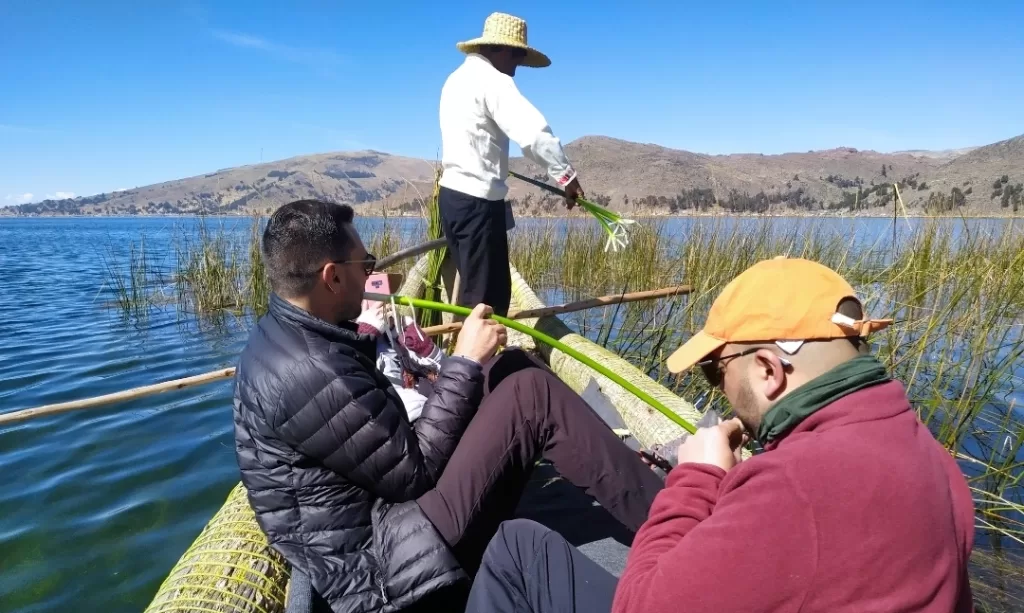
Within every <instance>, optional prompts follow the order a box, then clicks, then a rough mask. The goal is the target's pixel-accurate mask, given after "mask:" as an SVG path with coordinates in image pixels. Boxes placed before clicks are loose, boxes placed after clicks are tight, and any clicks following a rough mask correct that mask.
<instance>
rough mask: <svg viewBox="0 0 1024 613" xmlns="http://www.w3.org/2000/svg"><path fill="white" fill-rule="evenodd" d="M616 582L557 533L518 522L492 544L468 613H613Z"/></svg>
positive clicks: (509, 524)
mask: <svg viewBox="0 0 1024 613" xmlns="http://www.w3.org/2000/svg"><path fill="white" fill-rule="evenodd" d="M616 583H617V580H616V578H615V576H614V575H612V574H611V573H609V572H608V571H606V570H605V569H603V568H601V566H599V565H598V564H597V563H596V562H594V561H593V560H591V559H590V558H588V557H587V556H585V555H583V554H582V553H580V551H579V550H577V549H576V548H575V547H573V546H572V545H570V544H569V542H568V541H566V540H565V539H564V538H562V537H561V536H560V535H559V534H558V533H557V532H554V531H552V530H549V529H547V528H545V527H544V526H542V525H540V524H538V523H536V522H532V521H530V520H528V519H514V520H511V521H507V522H504V523H502V524H501V527H500V528H498V533H497V534H495V535H494V538H492V539H491V542H490V543H489V544H488V546H487V550H486V551H485V552H484V558H483V563H482V564H481V566H480V571H479V572H478V573H477V575H476V578H475V579H474V581H473V587H472V589H471V590H470V592H469V603H468V605H467V607H466V613H556V612H557V613H607V612H608V611H611V609H612V599H613V598H614V596H615V585H616Z"/></svg>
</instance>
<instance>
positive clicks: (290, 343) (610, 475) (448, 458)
mask: <svg viewBox="0 0 1024 613" xmlns="http://www.w3.org/2000/svg"><path fill="white" fill-rule="evenodd" d="M263 253H264V258H265V262H266V269H267V275H268V277H269V279H270V283H271V289H272V291H273V294H272V295H271V300H270V309H269V312H268V313H267V315H266V316H264V317H263V318H261V319H260V321H259V323H258V324H257V325H256V327H255V328H254V329H253V331H252V333H251V335H250V338H249V342H248V344H247V346H246V348H245V350H244V351H243V353H242V356H241V358H240V361H239V364H238V370H237V372H236V376H235V381H236V383H235V410H234V420H235V440H236V454H237V459H238V464H239V467H240V469H241V473H242V481H243V483H244V484H245V487H246V489H247V491H248V495H249V501H250V504H251V505H252V507H253V509H254V510H255V512H256V518H257V521H258V522H259V525H260V526H261V528H262V529H263V531H264V532H265V533H266V534H267V536H268V538H269V540H270V543H271V545H272V546H273V547H274V548H275V549H277V550H278V551H280V552H281V553H282V554H283V555H284V556H285V558H286V559H287V560H288V562H289V563H290V564H291V565H292V566H293V567H294V568H297V569H301V570H302V571H303V572H304V573H305V574H306V575H308V576H309V578H310V582H311V584H312V586H313V588H314V589H315V590H316V591H317V592H318V593H319V594H320V596H322V597H323V599H324V600H326V601H327V602H328V603H329V604H330V606H331V608H332V609H333V610H334V611H336V612H338V613H342V612H351V613H361V612H371V611H398V610H407V609H409V608H410V607H412V606H413V605H415V606H417V607H423V606H427V607H430V608H434V607H435V606H436V605H434V604H431V602H430V599H432V598H436V597H437V596H438V595H444V594H447V593H456V594H458V593H459V589H460V588H461V587H464V586H466V584H467V582H466V581H464V580H465V579H467V577H468V575H470V574H473V573H474V572H475V571H476V568H477V567H478V565H479V563H480V557H481V556H482V554H483V549H484V547H485V546H486V543H487V541H488V540H489V539H490V537H491V536H492V535H493V534H494V532H495V531H496V529H497V526H498V524H499V523H500V522H501V521H502V520H504V519H508V518H509V517H510V516H511V514H512V512H513V511H514V509H515V505H516V503H517V502H518V499H519V495H520V494H521V492H522V489H523V487H524V486H525V482H526V479H527V477H528V475H529V471H530V468H531V467H532V465H533V462H534V461H535V459H536V458H537V456H539V455H541V454H543V455H544V456H545V457H547V458H548V459H550V460H551V461H552V463H553V464H554V465H555V467H556V468H557V469H558V470H559V471H560V472H561V473H562V475H563V476H564V477H566V478H567V479H568V480H569V481H571V482H573V483H575V484H576V485H577V486H580V487H582V488H585V489H586V490H587V492H588V493H590V494H591V495H593V496H594V497H595V498H597V499H598V501H599V502H601V503H602V504H603V505H604V506H605V507H606V508H607V509H608V510H609V512H611V513H612V514H613V515H614V516H615V517H616V518H618V519H619V520H620V521H622V522H623V524H625V525H626V526H627V527H628V528H630V529H632V530H636V529H637V528H639V526H640V524H641V523H643V521H644V520H645V519H646V515H647V510H648V509H649V507H650V504H651V502H652V501H653V498H654V495H655V494H656V493H657V491H658V490H660V489H661V487H662V485H663V484H662V483H661V481H660V480H659V479H658V478H657V477H656V476H655V475H654V474H653V473H652V472H651V471H650V470H649V469H648V468H647V467H646V466H645V465H644V464H643V462H642V461H641V460H640V459H639V458H638V457H636V456H635V455H634V454H633V452H632V451H630V450H629V449H628V447H626V446H625V445H623V444H622V443H621V442H620V441H619V440H618V439H617V437H616V436H615V435H614V434H613V433H612V432H611V431H610V430H609V429H608V428H607V427H606V426H604V424H603V423H602V422H601V421H600V419H599V418H598V417H597V416H596V415H595V414H594V413H593V412H592V411H590V409H589V407H588V406H587V405H586V404H585V403H584V402H583V401H582V399H580V398H579V396H577V395H575V394H574V393H573V392H572V391H571V390H570V389H569V388H568V387H567V386H565V385H564V384H563V383H562V382H561V381H559V380H558V379H557V378H555V377H554V376H553V375H552V374H551V373H550V371H547V370H546V369H545V368H544V367H543V365H541V364H539V363H535V362H532V361H531V360H530V359H529V358H527V357H526V356H525V354H522V352H517V351H506V352H503V354H502V356H501V357H499V358H496V359H492V358H493V356H494V354H495V352H496V350H497V348H498V347H499V346H501V345H504V344H505V341H506V336H505V330H504V328H503V327H502V326H500V325H499V324H497V323H496V322H494V321H493V320H491V319H488V318H487V315H489V313H490V310H489V309H488V308H487V307H485V306H483V305H479V306H478V307H477V308H476V309H475V310H474V313H473V315H471V316H470V317H469V318H467V320H466V322H465V324H464V327H463V330H462V333H461V334H460V335H459V340H458V343H457V345H456V347H455V352H454V355H453V356H452V357H451V358H447V359H445V360H444V362H443V364H442V366H441V370H440V374H439V376H438V377H437V380H436V381H435V382H434V384H433V393H432V394H431V395H430V396H429V398H428V399H427V401H426V404H425V406H424V408H423V411H422V413H421V415H420V417H419V418H418V419H417V420H416V421H415V422H412V423H410V422H409V418H408V416H407V414H406V411H405V409H404V407H403V405H402V402H401V400H400V398H399V397H398V395H397V394H396V393H395V391H394V389H393V388H392V386H391V382H390V381H389V380H388V379H387V378H386V377H385V376H384V375H383V374H382V373H380V372H379V371H378V370H377V369H376V367H375V346H374V342H373V338H372V337H371V336H368V335H364V334H360V333H359V328H358V326H357V324H356V323H353V320H355V319H356V318H357V317H358V316H359V313H360V304H361V300H362V297H363V287H364V284H365V281H366V277H367V275H368V274H369V273H370V272H372V271H373V268H374V264H375V259H374V257H373V256H372V255H369V254H367V253H366V249H365V247H364V246H363V244H362V241H361V240H360V238H359V235H358V233H357V232H356V231H355V227H354V226H353V225H352V210H351V209H350V208H349V207H346V206H340V205H336V204H330V203H325V202H319V201H314V200H302V201H296V202H292V203H289V204H287V205H285V206H283V207H281V208H280V209H278V210H277V211H276V212H275V213H274V215H273V216H272V217H271V219H270V221H269V222H268V225H267V228H266V230H265V232H264V235H263ZM477 413H480V414H481V417H479V418H476V419H474V415H476V414H477Z"/></svg>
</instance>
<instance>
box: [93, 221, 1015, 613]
mask: <svg viewBox="0 0 1024 613" xmlns="http://www.w3.org/2000/svg"><path fill="white" fill-rule="evenodd" d="M792 222H793V220H786V223H779V222H778V220H744V221H742V222H741V221H739V220H736V219H732V218H709V219H701V220H695V221H694V222H693V223H692V224H689V225H687V226H686V227H685V229H684V230H682V231H678V230H674V228H679V226H673V225H670V224H671V223H672V222H668V221H664V220H640V223H639V224H638V226H635V227H634V228H635V229H634V230H633V232H632V233H631V242H630V244H629V246H627V247H626V248H625V249H624V250H622V251H619V252H618V253H613V252H605V251H604V242H605V238H606V237H605V236H604V235H603V233H602V232H601V231H600V228H598V227H596V225H594V224H583V223H574V222H573V223H566V222H564V221H563V222H550V223H532V222H531V223H527V224H524V223H520V225H519V227H518V228H517V229H516V230H515V231H514V232H513V233H512V234H511V235H510V241H511V242H510V249H511V258H512V261H513V262H514V263H515V265H516V267H517V268H518V269H519V271H520V272H521V273H522V274H523V276H524V277H525V278H526V280H527V281H528V282H529V283H530V285H531V286H532V287H534V288H535V289H536V290H538V291H539V292H541V293H542V294H546V295H548V296H552V297H553V298H552V299H550V300H549V301H551V302H553V301H555V299H558V300H562V299H564V300H573V299H577V298H582V297H586V296H593V295H600V294H608V293H614V292H618V291H633V290H641V289H650V288H654V287H662V286H666V285H671V284H674V283H679V282H684V283H687V284H690V285H692V286H693V288H694V291H693V293H692V294H690V295H689V296H683V297H678V298H673V299H665V300H661V301H658V302H656V303H648V304H644V303H638V304H631V305H621V306H609V307H604V308H602V309H596V310H592V311H588V312H583V313H577V314H571V315H567V316H565V320H566V321H567V323H569V324H570V326H571V327H573V328H575V329H576V330H577V331H578V332H580V333H581V334H583V335H584V336H586V337H588V338H590V339H592V340H595V341H596V342H598V343H599V344H602V345H604V346H605V347H607V348H608V349H609V350H611V351H614V352H615V353H618V354H619V355H622V356H623V357H625V358H626V359H628V360H630V361H631V362H633V363H634V364H636V365H637V366H639V367H640V368H642V369H643V370H645V371H646V372H648V373H649V374H650V375H651V376H652V377H654V378H655V379H657V380H659V381H661V382H662V383H664V384H665V385H666V386H668V387H669V388H670V389H672V390H674V391H676V392H677V393H679V394H681V395H683V396H684V397H686V398H689V399H694V398H696V397H698V396H699V395H701V394H702V393H705V392H708V391H709V390H706V389H705V387H706V384H705V383H704V382H703V380H702V379H701V378H700V377H691V376H683V377H679V378H676V377H673V376H670V375H669V374H668V373H667V372H666V371H665V370H664V367H663V364H664V361H665V359H666V358H667V356H668V354H669V353H670V352H671V351H672V350H673V349H674V348H675V347H676V346H678V345H679V344H680V343H681V342H682V341H684V340H685V339H686V338H687V337H688V335H689V334H691V333H692V332H693V331H695V330H697V329H699V328H700V327H701V326H702V325H703V322H704V319H705V318H706V316H707V312H708V309H709V308H710V305H711V302H712V301H713V299H714V297H715V296H716V295H717V294H718V292H719V291H721V289H722V287H724V285H725V284H726V283H728V282H729V281H730V280H731V279H732V278H734V277H735V276H736V275H737V274H739V273H740V272H741V271H743V270H744V269H745V268H747V267H748V266H750V265H751V264H753V263H755V262H757V261H759V260H762V259H765V258H770V257H774V256H777V255H783V254H785V255H789V256H794V257H795V256H799V257H807V258H810V259H814V260H817V261H819V262H822V263H823V264H826V265H828V266H830V267H832V268H834V269H836V270H838V271H839V272H840V273H841V274H843V275H844V276H845V277H846V278H847V279H849V280H850V281H851V283H852V284H853V285H854V286H855V287H856V288H857V289H858V290H859V291H860V292H861V295H862V296H863V297H864V298H865V300H866V307H867V310H868V312H869V313H871V314H873V315H877V316H890V317H893V318H894V319H895V320H896V322H897V323H896V325H895V326H892V327H891V328H889V329H888V330H886V331H885V332H884V333H882V334H880V335H878V336H877V337H876V338H875V339H874V348H875V351H876V353H877V354H878V355H879V356H880V358H881V359H882V360H883V361H884V362H885V363H886V364H887V365H888V366H889V367H890V368H891V370H892V372H893V374H894V376H896V377H897V378H899V379H900V380H902V381H903V382H904V383H905V384H906V385H907V387H908V392H909V394H910V397H911V399H912V401H913V403H914V406H915V407H916V409H917V410H918V412H919V414H920V416H921V419H922V421H924V422H925V423H927V424H928V426H929V427H930V429H931V430H932V432H934V433H935V435H936V437H937V438H938V439H939V441H940V442H941V443H942V444H943V445H945V446H946V447H947V448H948V449H950V451H951V453H954V454H956V456H957V458H958V459H959V461H960V465H961V467H962V468H963V471H964V473H965V475H966V476H967V478H968V480H969V483H970V485H971V488H972V491H973V492H974V495H975V505H976V509H977V525H978V535H979V539H978V541H977V543H976V548H977V549H978V551H979V553H978V554H977V555H976V556H975V560H974V564H975V568H974V569H973V575H972V576H973V578H974V581H975V582H976V584H977V590H978V594H979V608H981V610H1019V609H1020V608H1021V607H1022V605H1024V600H1022V595H1021V589H1022V588H1021V586H1022V585H1024V565H1022V563H1021V561H1020V558H1019V557H1017V556H1019V554H1020V552H1021V551H1022V550H1024V483H1022V477H1024V452H1022V444H1024V412H1022V408H1021V407H1020V406H1019V404H1020V401H1019V400H1015V398H1018V399H1019V398H1021V395H1020V394H1021V393H1022V392H1021V390H1024V385H1022V381H1021V377H1024V360H1022V359H1021V358H1022V354H1024V333H1022V330H1024V273H1022V271H1024V229H1022V228H1020V227H1014V226H1013V225H1011V224H1005V225H1002V226H1000V227H999V228H998V229H994V230H990V231H982V230H978V229H972V230H971V231H967V230H966V229H965V227H964V226H963V225H962V224H959V223H958V222H956V221H951V220H942V221H922V222H921V223H920V224H919V225H918V226H917V227H916V228H914V229H913V231H912V232H911V231H907V230H906V229H901V232H902V233H903V234H904V236H901V237H898V238H897V239H893V238H892V237H889V236H883V237H879V238H878V239H877V240H876V241H875V242H864V240H863V237H862V236H858V235H857V233H856V232H854V231H853V228H854V224H856V223H858V222H857V220H855V219H851V220H850V228H849V229H843V228H839V229H837V226H836V224H835V220H830V221H829V222H828V223H827V224H826V223H823V222H819V221H815V220H806V221H801V222H796V223H792ZM900 223H901V224H902V223H903V222H902V221H901V222H900ZM259 227H260V226H259V220H258V219H254V220H253V230H252V232H251V233H249V234H248V235H247V236H244V237H241V238H235V237H238V236H239V233H237V232H236V233H234V234H233V235H230V236H229V235H228V234H227V233H225V232H223V231H219V232H218V231H214V230H211V229H210V228H205V229H203V227H202V226H201V227H200V231H199V232H197V233H196V234H198V238H197V237H196V236H194V235H193V236H190V237H184V238H183V240H182V241H180V245H182V247H179V249H178V254H177V255H178V257H177V265H176V271H175V275H174V278H175V279H177V283H176V286H177V287H178V288H179V299H180V302H181V303H182V304H183V305H185V306H186V307H188V308H189V309H190V310H191V311H193V312H198V313H208V312H211V311H215V310H216V309H218V308H221V309H223V308H228V309H231V310H236V311H248V312H256V313H261V312H262V311H263V310H264V308H265V305H266V297H267V285H266V280H265V278H264V277H263V274H264V273H263V268H262V259H261V257H260V253H259V249H258V240H257V239H258V237H259V234H258V229H259ZM425 234H426V228H424V230H423V231H422V232H421V233H418V234H415V233H414V234H413V235H409V234H408V233H405V234H402V233H399V232H396V231H395V230H394V228H393V227H392V225H390V224H387V223H385V224H383V226H382V229H381V230H380V231H378V232H376V233H374V234H373V235H372V236H370V237H364V240H365V241H366V242H367V244H368V247H369V250H370V251H371V252H373V253H375V254H376V255H377V256H378V257H384V256H386V255H388V254H390V253H393V252H395V251H397V250H398V249H401V248H403V247H407V246H410V245H411V244H414V243H416V242H419V241H420V240H423V239H424V238H425ZM141 253H142V252H141V251H140V250H139V249H134V250H133V251H131V252H130V254H129V258H130V261H129V262H128V263H127V265H126V266H122V267H121V268H122V269H124V268H127V269H128V270H129V271H131V272H130V274H127V275H124V274H123V273H122V275H121V278H120V285H117V286H113V285H112V286H113V287H117V288H118V289H117V293H118V295H119V296H124V297H125V298H124V299H119V300H117V301H116V304H117V306H118V307H119V308H121V309H124V310H127V311H130V310H131V307H132V304H133V301H136V300H144V299H145V296H146V291H147V290H146V288H147V287H149V286H151V285H152V284H151V283H150V282H149V281H148V280H147V279H146V278H145V277H146V274H145V271H146V270H147V268H146V266H145V265H144V264H143V263H142V260H140V261H139V262H136V259H137V258H139V257H140V254H141ZM112 269H113V268H112Z"/></svg>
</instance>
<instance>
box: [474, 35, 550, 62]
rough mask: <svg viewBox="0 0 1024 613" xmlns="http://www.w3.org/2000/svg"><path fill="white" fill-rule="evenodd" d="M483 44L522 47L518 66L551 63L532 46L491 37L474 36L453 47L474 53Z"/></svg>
mask: <svg viewBox="0 0 1024 613" xmlns="http://www.w3.org/2000/svg"><path fill="white" fill-rule="evenodd" d="M484 45H497V46H499V47H513V48H515V49H523V50H525V51H526V57H524V58H523V61H521V62H519V65H520V66H526V67H527V68H547V67H548V66H550V65H551V58H549V57H548V56H546V55H544V54H543V53H541V52H540V51H537V50H536V49H534V48H533V47H528V46H526V45H520V44H518V43H513V42H509V41H507V40H498V39H493V38H484V37H480V38H474V39H473V40H467V41H464V42H461V43H456V44H455V47H456V48H458V50H459V51H461V52H463V53H474V52H475V51H477V50H478V49H480V47H482V46H484Z"/></svg>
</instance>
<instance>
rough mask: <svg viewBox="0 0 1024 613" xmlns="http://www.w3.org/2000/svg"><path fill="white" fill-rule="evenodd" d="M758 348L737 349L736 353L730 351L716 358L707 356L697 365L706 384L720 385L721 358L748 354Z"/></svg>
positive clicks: (725, 358) (758, 348) (721, 374)
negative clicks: (706, 381)
mask: <svg viewBox="0 0 1024 613" xmlns="http://www.w3.org/2000/svg"><path fill="white" fill-rule="evenodd" d="M760 349H761V347H751V348H750V349H744V350H743V351H739V352H737V353H730V354H728V355H723V356H719V357H717V358H708V359H706V360H701V361H700V362H697V366H700V369H701V371H702V372H703V373H704V378H705V379H707V380H708V384H709V385H710V386H711V387H721V386H722V379H723V372H722V368H721V367H720V366H719V364H721V363H722V361H723V360H730V359H732V358H738V357H740V356H744V355H750V354H751V353H754V352H756V351H758V350H760Z"/></svg>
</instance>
